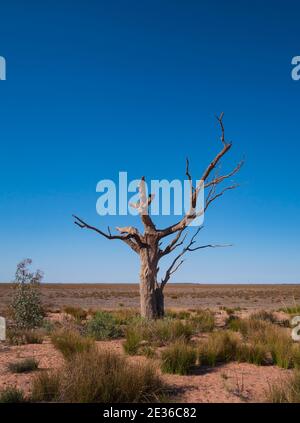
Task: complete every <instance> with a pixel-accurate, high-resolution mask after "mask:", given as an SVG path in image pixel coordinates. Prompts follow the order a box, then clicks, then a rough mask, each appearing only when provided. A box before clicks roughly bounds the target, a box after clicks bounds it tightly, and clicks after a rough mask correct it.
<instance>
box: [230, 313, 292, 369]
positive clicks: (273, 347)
mask: <svg viewBox="0 0 300 423" xmlns="http://www.w3.org/2000/svg"><path fill="white" fill-rule="evenodd" d="M228 326H229V327H230V329H231V330H234V331H238V332H240V333H241V334H242V335H243V338H244V340H245V342H246V343H247V344H248V346H249V345H252V347H251V349H252V353H251V355H252V357H254V356H253V352H254V351H255V350H256V353H255V355H256V356H257V354H259V355H261V354H262V351H263V350H264V351H265V352H266V354H267V355H269V358H268V360H262V363H263V362H266V363H270V362H273V364H276V365H277V366H279V367H282V368H284V369H289V368H292V367H299V366H300V346H299V345H298V344H296V343H294V341H293V340H292V337H291V334H290V332H289V331H288V330H287V329H285V328H281V327H279V326H277V325H275V324H272V323H271V322H270V321H268V320H261V319H257V318H250V319H237V318H236V319H232V320H230V321H229V324H228ZM251 349H249V353H250V351H251ZM245 351H246V347H245V349H244V352H243V351H242V353H241V357H244V356H245V355H247V354H246V353H245ZM249 357H250V356H249ZM257 357H258V356H257ZM270 358H271V360H270ZM259 361H261V360H260V359H259Z"/></svg>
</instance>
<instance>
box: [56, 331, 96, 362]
mask: <svg viewBox="0 0 300 423" xmlns="http://www.w3.org/2000/svg"><path fill="white" fill-rule="evenodd" d="M51 341H52V344H53V345H54V346H55V348H56V349H58V350H59V351H60V352H61V353H62V354H63V356H64V358H65V359H66V360H70V359H72V358H73V356H74V354H76V353H80V352H84V351H90V350H91V349H93V348H94V342H93V341H92V340H91V339H90V338H84V337H82V336H81V335H80V334H79V333H77V332H72V331H69V330H60V331H57V332H54V333H53V334H52V335H51Z"/></svg>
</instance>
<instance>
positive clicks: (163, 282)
mask: <svg viewBox="0 0 300 423" xmlns="http://www.w3.org/2000/svg"><path fill="white" fill-rule="evenodd" d="M202 228H203V226H200V227H199V228H198V229H197V231H196V232H195V234H194V235H193V236H192V238H191V239H190V242H189V243H188V244H187V245H186V246H185V247H184V248H183V250H182V251H181V252H180V254H178V255H177V256H176V257H175V258H174V260H173V261H172V263H171V265H170V267H169V268H168V269H167V271H166V274H165V277H164V278H163V279H162V280H161V285H160V287H161V289H163V288H164V287H165V285H166V284H167V282H168V281H169V279H170V277H171V275H172V274H173V273H175V272H176V271H177V270H178V269H179V267H180V266H181V265H182V264H183V262H184V260H183V259H182V257H183V256H184V254H186V253H187V252H193V251H197V250H201V249H204V248H220V247H230V246H231V245H230V244H206V245H199V246H198V247H192V246H193V245H194V244H195V243H196V238H197V235H198V234H199V232H200V230H201V229H202ZM180 259H181V260H180ZM179 260H180V261H179Z"/></svg>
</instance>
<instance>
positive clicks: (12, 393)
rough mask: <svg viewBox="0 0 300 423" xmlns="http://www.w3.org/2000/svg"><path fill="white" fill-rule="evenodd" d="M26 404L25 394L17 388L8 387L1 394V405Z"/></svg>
mask: <svg viewBox="0 0 300 423" xmlns="http://www.w3.org/2000/svg"><path fill="white" fill-rule="evenodd" d="M19 402H25V398H24V394H23V392H22V391H20V390H19V389H17V388H14V387H8V388H6V389H4V390H3V391H1V392H0V403H7V404H12V403H13V404H15V403H19Z"/></svg>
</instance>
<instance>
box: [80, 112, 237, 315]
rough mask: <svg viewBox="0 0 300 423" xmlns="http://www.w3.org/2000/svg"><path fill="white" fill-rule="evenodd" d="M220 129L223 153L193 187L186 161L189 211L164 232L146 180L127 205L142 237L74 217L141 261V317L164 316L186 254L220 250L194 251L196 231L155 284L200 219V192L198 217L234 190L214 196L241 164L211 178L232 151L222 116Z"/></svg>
mask: <svg viewBox="0 0 300 423" xmlns="http://www.w3.org/2000/svg"><path fill="white" fill-rule="evenodd" d="M217 119H218V122H219V124H220V127H221V142H222V149H221V150H220V151H219V153H218V154H217V155H216V156H215V158H214V159H213V160H212V161H211V162H210V164H209V165H208V166H207V167H206V168H205V170H204V172H203V174H202V176H201V178H200V182H199V183H198V184H197V185H196V186H195V187H194V186H193V183H192V178H191V175H190V172H189V161H188V159H187V160H186V176H187V178H188V180H189V183H190V188H191V192H190V210H189V212H188V213H187V214H186V215H185V216H183V217H182V219H181V220H180V221H179V222H177V223H175V224H174V225H171V226H169V227H167V228H165V229H157V228H156V227H155V225H154V223H153V221H152V219H151V217H150V216H149V213H148V211H149V206H150V204H151V201H152V200H153V198H154V196H153V195H152V194H150V195H149V196H147V194H146V189H145V178H144V177H142V178H141V182H140V186H139V197H140V199H139V201H138V202H137V203H135V204H130V205H131V207H134V208H136V209H137V210H138V212H139V215H140V218H141V221H142V223H143V226H144V233H140V232H139V230H138V229H137V228H134V227H133V226H126V227H124V228H119V227H117V228H116V229H117V230H118V231H119V235H112V234H111V232H110V229H109V228H108V232H103V231H102V230H100V229H98V228H96V227H94V226H91V225H89V224H88V223H86V222H85V221H84V220H82V219H80V218H79V217H77V216H74V217H75V224H76V225H78V226H79V227H80V228H86V229H91V230H93V231H95V232H97V233H98V234H99V235H101V236H104V237H105V238H107V239H110V240H113V239H118V240H121V241H123V242H125V243H126V244H127V245H128V246H129V247H130V248H131V249H132V250H133V251H134V252H135V253H137V254H138V255H139V257H140V263H141V267H140V296H141V315H142V316H143V317H145V318H147V319H156V318H160V317H163V316H164V293H163V291H164V287H165V286H166V284H167V282H168V281H169V280H170V278H171V275H172V274H173V273H174V272H176V270H177V269H178V268H179V267H180V266H181V265H182V263H183V260H182V256H183V255H184V254H185V253H186V252H192V251H196V250H199V249H201V248H208V247H219V246H220V245H213V244H208V245H202V246H199V247H193V245H194V243H195V238H196V236H197V235H198V233H199V230H200V229H201V228H199V229H198V230H197V231H196V233H195V234H194V236H193V237H192V238H191V240H190V242H189V243H188V244H187V245H186V246H185V247H184V248H183V250H182V251H181V252H180V253H179V254H178V255H177V256H176V257H175V258H174V259H173V261H172V263H171V265H170V266H169V268H168V269H167V271H166V273H165V276H164V278H162V279H161V281H160V282H159V281H158V272H159V267H158V263H159V260H160V259H161V258H162V257H164V256H166V255H168V254H170V253H172V252H173V251H174V250H176V249H177V248H178V247H179V246H181V245H183V243H184V241H185V236H183V237H182V235H183V232H184V231H185V230H186V229H187V228H188V227H189V224H190V223H191V222H192V221H193V220H194V219H196V218H197V217H198V216H199V212H196V210H197V207H196V206H197V201H198V195H199V192H200V191H201V189H202V188H203V187H204V188H209V190H208V193H207V195H206V197H205V203H204V207H203V209H202V210H201V213H200V214H203V213H204V212H205V211H206V210H207V208H208V207H209V206H210V204H211V203H212V202H213V201H215V200H216V199H217V198H219V197H221V196H222V195H223V194H224V193H225V192H226V191H227V190H231V189H233V188H236V187H237V185H235V184H234V185H230V186H228V187H226V188H223V189H222V190H221V191H220V192H217V186H218V185H219V184H221V183H222V182H223V181H224V180H227V179H228V178H230V177H231V176H233V175H235V174H236V173H237V172H238V171H239V170H240V168H241V166H242V164H243V162H240V163H239V164H238V165H237V166H236V167H235V168H234V169H233V170H232V171H231V172H229V173H228V174H225V175H221V176H217V175H216V174H215V175H213V176H212V173H213V171H215V170H216V168H217V166H218V165H219V163H220V161H221V159H222V157H223V156H224V155H225V154H226V153H227V152H228V151H229V150H230V149H231V145H232V144H231V143H228V142H226V140H225V131H224V125H223V113H222V114H221V115H220V117H218V118H217ZM169 236H173V239H172V240H171V241H170V242H169V244H167V246H166V247H165V248H163V249H162V248H161V244H162V241H163V240H164V239H165V238H167V237H169Z"/></svg>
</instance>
